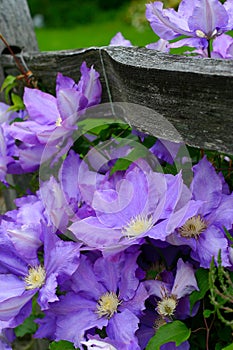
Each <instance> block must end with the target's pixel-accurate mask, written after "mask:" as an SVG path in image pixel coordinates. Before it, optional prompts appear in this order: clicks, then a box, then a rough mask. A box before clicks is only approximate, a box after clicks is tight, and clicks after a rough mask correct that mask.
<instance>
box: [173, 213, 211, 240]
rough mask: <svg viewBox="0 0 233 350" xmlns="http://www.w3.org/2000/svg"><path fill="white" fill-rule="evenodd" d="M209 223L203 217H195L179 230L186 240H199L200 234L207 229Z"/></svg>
mask: <svg viewBox="0 0 233 350" xmlns="http://www.w3.org/2000/svg"><path fill="white" fill-rule="evenodd" d="M207 227H208V226H207V222H206V221H205V220H204V219H202V218H201V215H197V216H193V217H191V218H190V219H188V220H187V221H186V223H185V224H184V225H183V226H181V227H180V228H179V230H178V231H179V233H180V235H181V236H182V237H184V238H195V239H198V238H199V236H200V234H201V233H202V232H204V231H205V230H206V229H207Z"/></svg>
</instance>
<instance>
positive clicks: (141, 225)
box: [122, 215, 153, 238]
mask: <svg viewBox="0 0 233 350" xmlns="http://www.w3.org/2000/svg"><path fill="white" fill-rule="evenodd" d="M152 226H153V219H152V217H151V216H149V217H144V216H142V215H137V216H135V217H133V218H132V219H131V220H130V222H129V223H128V224H127V225H125V226H124V227H123V229H122V234H123V235H124V236H126V237H128V238H130V237H137V236H139V235H140V234H141V233H144V232H147V231H149V230H150V229H151V227H152Z"/></svg>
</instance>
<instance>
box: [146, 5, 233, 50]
mask: <svg viewBox="0 0 233 350" xmlns="http://www.w3.org/2000/svg"><path fill="white" fill-rule="evenodd" d="M146 18H147V19H148V21H149V22H150V25H151V27H152V29H153V31H154V32H155V33H156V34H157V35H158V36H159V37H160V38H162V39H165V40H172V39H175V38H180V37H181V36H188V37H190V39H188V41H187V39H184V40H185V41H184V42H183V40H180V41H179V42H178V43H177V45H178V46H184V45H190V46H193V47H197V39H198V40H199V39H201V42H202V44H201V47H206V48H207V47H208V45H209V40H211V39H214V38H215V37H217V36H219V35H221V34H222V33H224V32H226V31H229V30H231V29H232V28H233V3H232V1H231V0H227V1H226V2H225V3H224V4H222V3H221V2H220V1H218V0H183V1H181V3H180V5H179V8H178V11H175V10H174V9H171V8H170V9H163V3H162V2H160V1H155V2H153V3H151V4H147V5H146Z"/></svg>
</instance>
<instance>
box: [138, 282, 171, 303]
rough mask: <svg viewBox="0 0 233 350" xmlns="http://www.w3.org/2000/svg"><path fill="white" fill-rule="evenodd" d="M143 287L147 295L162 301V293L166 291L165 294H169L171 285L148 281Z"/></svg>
mask: <svg viewBox="0 0 233 350" xmlns="http://www.w3.org/2000/svg"><path fill="white" fill-rule="evenodd" d="M144 286H145V288H146V290H147V292H148V294H149V295H155V296H156V297H158V298H160V299H162V298H163V291H164V290H166V291H167V294H170V291H171V287H172V286H171V285H170V284H168V283H164V282H163V281H159V280H148V281H145V282H144Z"/></svg>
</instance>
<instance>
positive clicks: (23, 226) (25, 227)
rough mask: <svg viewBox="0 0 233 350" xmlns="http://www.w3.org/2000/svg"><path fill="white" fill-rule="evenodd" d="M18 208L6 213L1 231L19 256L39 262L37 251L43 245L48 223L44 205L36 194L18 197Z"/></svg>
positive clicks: (31, 262) (32, 262)
mask: <svg viewBox="0 0 233 350" xmlns="http://www.w3.org/2000/svg"><path fill="white" fill-rule="evenodd" d="M15 204H16V205H17V207H18V209H16V210H12V211H9V212H7V213H5V214H4V215H3V217H2V220H1V228H0V232H1V234H2V235H5V236H6V237H8V239H9V240H10V241H11V243H12V244H13V246H14V248H15V249H16V251H17V252H18V255H19V257H21V258H22V259H25V258H26V259H27V261H28V263H30V264H32V265H33V264H35V263H37V251H38V249H39V248H40V247H41V246H42V244H43V243H42V237H41V236H42V232H43V230H44V226H45V225H47V221H46V218H45V216H44V207H43V205H42V202H41V201H40V200H39V198H38V197H37V196H36V195H30V196H26V197H21V198H17V199H16V200H15Z"/></svg>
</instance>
